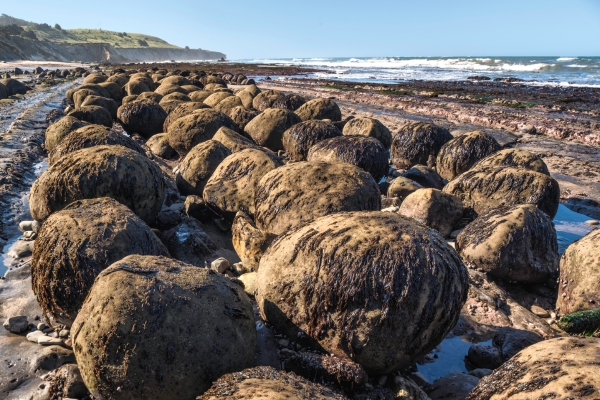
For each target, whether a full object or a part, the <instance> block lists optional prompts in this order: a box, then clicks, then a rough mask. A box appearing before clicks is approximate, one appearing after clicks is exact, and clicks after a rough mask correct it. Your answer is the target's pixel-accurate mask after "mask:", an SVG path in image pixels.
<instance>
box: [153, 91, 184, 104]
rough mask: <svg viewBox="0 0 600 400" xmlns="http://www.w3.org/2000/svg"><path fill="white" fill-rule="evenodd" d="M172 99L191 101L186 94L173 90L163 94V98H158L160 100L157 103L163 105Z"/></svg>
mask: <svg viewBox="0 0 600 400" xmlns="http://www.w3.org/2000/svg"><path fill="white" fill-rule="evenodd" d="M173 101H179V102H188V101H191V99H190V98H189V97H188V95H186V94H183V93H179V92H173V93H169V94H167V95H165V96H163V98H162V99H160V102H159V103H158V104H160V105H163V104H165V103H170V102H173Z"/></svg>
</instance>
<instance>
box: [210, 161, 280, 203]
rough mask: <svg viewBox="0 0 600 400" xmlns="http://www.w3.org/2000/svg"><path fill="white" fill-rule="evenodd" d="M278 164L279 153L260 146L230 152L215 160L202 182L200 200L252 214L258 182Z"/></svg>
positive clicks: (278, 165)
mask: <svg viewBox="0 0 600 400" xmlns="http://www.w3.org/2000/svg"><path fill="white" fill-rule="evenodd" d="M281 165H282V162H281V160H280V159H279V157H277V156H276V155H275V154H273V153H269V152H266V151H263V150H260V149H244V150H241V151H238V152H237V153H233V154H232V155H230V156H229V157H227V158H226V159H225V160H223V162H221V164H219V166H218V167H217V169H216V170H215V172H214V173H213V174H212V176H211V177H210V178H209V180H208V182H207V183H206V185H205V186H204V193H203V194H202V196H203V197H204V201H206V203H208V204H209V205H211V206H213V207H215V208H216V209H218V210H220V211H221V212H225V213H230V214H231V213H233V214H235V213H237V212H238V211H239V210H244V211H248V212H250V213H251V214H254V198H255V192H256V186H258V182H259V181H260V180H261V179H262V177H263V176H265V175H266V174H267V173H268V172H269V171H271V170H274V169H275V168H278V167H280V166H281Z"/></svg>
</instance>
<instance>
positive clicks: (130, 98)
mask: <svg viewBox="0 0 600 400" xmlns="http://www.w3.org/2000/svg"><path fill="white" fill-rule="evenodd" d="M140 96H141V95H140ZM138 97H139V96H138V95H137V94H134V95H131V96H125V97H123V100H121V105H122V106H124V105H125V104H129V103H133V102H134V101H136V100H137V98H138ZM156 103H158V102H156Z"/></svg>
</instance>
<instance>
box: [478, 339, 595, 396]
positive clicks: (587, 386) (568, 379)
mask: <svg viewBox="0 0 600 400" xmlns="http://www.w3.org/2000/svg"><path fill="white" fill-rule="evenodd" d="M599 351H600V339H597V338H587V339H583V338H556V339H550V340H546V341H543V342H540V343H537V344H534V345H533V346H530V347H528V348H526V349H525V350H523V351H521V352H519V353H518V354H517V355H516V356H514V357H513V358H511V359H510V360H509V361H508V362H506V363H504V365H502V366H501V367H500V368H498V369H496V370H495V371H494V372H492V374H491V375H489V376H486V377H485V378H483V379H481V380H480V381H479V384H478V385H477V386H476V387H475V388H474V389H473V391H472V392H471V393H470V394H469V396H468V397H467V399H468V400H479V399H481V400H483V399H485V400H488V399H491V400H497V399H505V398H508V397H509V396H510V397H512V398H515V399H517V398H518V399H540V398H546V399H549V398H562V399H566V398H572V399H577V398H586V397H588V396H594V395H595V393H597V392H598V390H599V389H598V388H599V387H600V386H599V385H600V377H599V376H598V374H597V373H596V372H597V370H598V367H597V365H596V362H597V356H598V352H599Z"/></svg>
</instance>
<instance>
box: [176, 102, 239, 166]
mask: <svg viewBox="0 0 600 400" xmlns="http://www.w3.org/2000/svg"><path fill="white" fill-rule="evenodd" d="M223 126H224V127H226V128H229V129H232V130H234V131H237V129H238V128H237V125H236V124H235V122H233V121H232V120H231V118H229V117H228V116H227V115H225V114H223V113H221V112H219V111H216V110H213V109H212V108H206V109H204V108H203V109H198V110H195V111H193V112H192V113H191V114H189V115H186V116H184V117H181V118H179V119H177V120H176V121H174V122H173V123H171V124H170V125H169V130H168V132H167V133H168V134H169V144H170V145H171V147H172V148H174V149H175V151H176V152H177V153H179V155H181V156H185V155H186V154H187V153H188V152H189V151H190V150H191V149H192V148H193V147H194V146H196V145H197V144H199V143H202V142H205V141H207V140H210V139H212V137H213V136H214V135H215V133H217V131H218V130H219V129H220V128H221V127H223Z"/></svg>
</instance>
